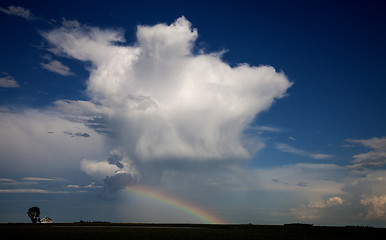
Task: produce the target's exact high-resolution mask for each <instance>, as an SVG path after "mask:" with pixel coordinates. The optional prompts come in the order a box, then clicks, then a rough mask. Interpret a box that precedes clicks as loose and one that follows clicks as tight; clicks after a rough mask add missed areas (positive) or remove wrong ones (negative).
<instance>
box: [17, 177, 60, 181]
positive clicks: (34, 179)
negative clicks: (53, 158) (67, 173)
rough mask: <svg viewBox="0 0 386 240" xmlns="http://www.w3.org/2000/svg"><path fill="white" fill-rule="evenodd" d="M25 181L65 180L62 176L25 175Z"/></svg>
mask: <svg viewBox="0 0 386 240" xmlns="http://www.w3.org/2000/svg"><path fill="white" fill-rule="evenodd" d="M23 180H25V181H63V179H60V178H40V177H24V178H23Z"/></svg>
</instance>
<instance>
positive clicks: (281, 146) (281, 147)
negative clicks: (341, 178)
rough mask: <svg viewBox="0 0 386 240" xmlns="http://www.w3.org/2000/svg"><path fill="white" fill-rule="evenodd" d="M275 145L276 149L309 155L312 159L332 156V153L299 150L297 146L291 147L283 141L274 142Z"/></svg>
mask: <svg viewBox="0 0 386 240" xmlns="http://www.w3.org/2000/svg"><path fill="white" fill-rule="evenodd" d="M275 147H276V149H278V150H279V151H282V152H287V153H292V154H296V155H300V156H306V157H310V158H312V159H327V158H331V157H332V155H330V154H325V153H312V152H308V151H305V150H301V149H298V148H294V147H292V146H290V145H288V144H285V143H276V146H275Z"/></svg>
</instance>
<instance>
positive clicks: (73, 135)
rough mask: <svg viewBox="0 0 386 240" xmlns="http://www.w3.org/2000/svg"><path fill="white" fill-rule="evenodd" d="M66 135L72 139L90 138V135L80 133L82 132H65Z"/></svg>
mask: <svg viewBox="0 0 386 240" xmlns="http://www.w3.org/2000/svg"><path fill="white" fill-rule="evenodd" d="M64 134H66V135H69V136H71V137H85V138H89V137H90V135H89V134H88V133H80V132H77V133H72V132H68V131H64Z"/></svg>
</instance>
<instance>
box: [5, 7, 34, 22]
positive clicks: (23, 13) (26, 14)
mask: <svg viewBox="0 0 386 240" xmlns="http://www.w3.org/2000/svg"><path fill="white" fill-rule="evenodd" d="M0 11H1V12H3V13H5V14H8V15H13V16H18V17H22V18H25V19H27V20H33V19H34V16H33V15H32V13H31V12H30V10H29V9H25V8H23V7H18V6H9V7H8V8H2V7H0Z"/></svg>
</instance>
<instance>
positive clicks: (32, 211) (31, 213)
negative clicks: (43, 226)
mask: <svg viewBox="0 0 386 240" xmlns="http://www.w3.org/2000/svg"><path fill="white" fill-rule="evenodd" d="M27 214H28V217H30V218H31V221H32V223H36V222H40V218H39V215H40V209H39V208H38V207H31V208H29V209H28V212H27Z"/></svg>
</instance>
